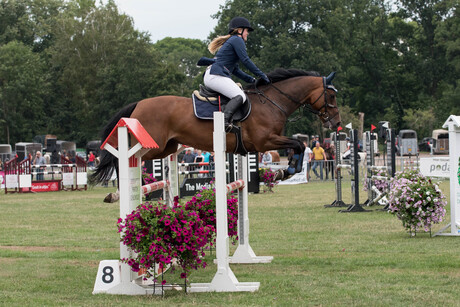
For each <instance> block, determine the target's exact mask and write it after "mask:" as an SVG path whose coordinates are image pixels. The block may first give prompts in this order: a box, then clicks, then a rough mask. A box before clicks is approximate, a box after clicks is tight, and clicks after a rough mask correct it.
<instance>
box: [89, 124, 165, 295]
mask: <svg viewBox="0 0 460 307" xmlns="http://www.w3.org/2000/svg"><path fill="white" fill-rule="evenodd" d="M128 131H129V132H131V134H132V135H133V136H134V137H135V138H136V139H137V141H138V143H137V144H135V145H133V146H132V147H131V148H130V147H129V134H128ZM101 147H102V148H104V149H106V150H107V151H109V152H110V153H111V154H113V155H114V156H115V157H117V158H118V165H119V189H120V218H122V219H124V218H126V216H127V215H128V214H130V213H131V212H132V211H133V210H134V209H135V208H136V207H137V206H138V205H139V204H140V203H141V201H142V195H141V193H142V192H141V157H142V156H143V155H144V154H145V153H146V152H147V151H149V150H150V149H152V148H157V147H158V145H157V144H156V143H155V141H154V140H153V139H152V137H151V136H150V135H149V134H148V133H147V131H145V129H144V128H143V127H142V125H141V124H140V123H139V121H138V120H137V119H132V118H122V119H120V121H119V122H118V124H117V125H116V126H115V128H114V129H113V130H112V132H111V134H110V135H109V136H108V137H107V139H106V140H105V142H104V143H103V144H102V146H101ZM117 147H118V150H117V149H116V148H117ZM121 235H122V234H121ZM120 258H130V251H129V250H128V247H127V246H125V245H124V244H123V242H120ZM137 278H138V276H137V273H135V272H132V271H131V268H130V266H129V265H128V264H127V263H122V262H120V261H119V260H104V261H101V262H100V264H99V269H98V272H97V277H96V282H95V284H94V290H93V294H97V293H107V294H125V295H145V294H152V292H153V289H152V288H150V289H148V288H144V287H142V286H140V285H138V284H136V283H135V282H134V281H135V279H137Z"/></svg>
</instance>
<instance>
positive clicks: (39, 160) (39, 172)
mask: <svg viewBox="0 0 460 307" xmlns="http://www.w3.org/2000/svg"><path fill="white" fill-rule="evenodd" d="M32 164H33V165H37V166H39V167H38V168H37V180H43V179H44V177H43V170H44V169H45V165H46V162H45V158H43V157H42V153H41V152H40V151H37V153H36V154H35V159H34V161H33V162H32Z"/></svg>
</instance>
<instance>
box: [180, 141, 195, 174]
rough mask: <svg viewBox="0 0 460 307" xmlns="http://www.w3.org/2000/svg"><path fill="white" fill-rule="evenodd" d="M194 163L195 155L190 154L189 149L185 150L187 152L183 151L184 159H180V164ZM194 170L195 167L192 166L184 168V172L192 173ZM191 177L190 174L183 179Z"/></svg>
mask: <svg viewBox="0 0 460 307" xmlns="http://www.w3.org/2000/svg"><path fill="white" fill-rule="evenodd" d="M193 162H195V155H194V154H193V153H192V150H191V149H190V148H187V150H186V151H185V155H184V157H183V158H182V162H181V163H193ZM194 169H195V167H194V166H193V165H187V166H186V167H185V170H186V171H189V172H190V171H193V170H194ZM191 177H192V176H191V175H190V174H187V175H185V178H191Z"/></svg>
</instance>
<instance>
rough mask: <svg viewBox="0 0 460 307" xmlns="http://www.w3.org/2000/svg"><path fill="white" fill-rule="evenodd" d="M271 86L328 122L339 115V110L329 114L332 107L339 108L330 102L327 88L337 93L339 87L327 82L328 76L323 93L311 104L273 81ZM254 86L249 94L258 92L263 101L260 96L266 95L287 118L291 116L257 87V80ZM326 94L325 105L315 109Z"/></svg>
mask: <svg viewBox="0 0 460 307" xmlns="http://www.w3.org/2000/svg"><path fill="white" fill-rule="evenodd" d="M268 85H269V86H270V87H272V88H274V89H275V90H276V91H278V92H279V93H280V94H282V95H283V96H284V97H286V98H288V99H289V100H291V101H292V102H294V103H295V104H296V105H300V106H301V107H303V108H304V109H307V110H308V111H310V112H311V113H313V114H315V115H318V116H320V117H321V118H322V119H323V120H324V121H326V122H330V121H331V120H332V119H333V118H334V117H335V116H337V115H338V114H339V113H338V112H335V115H334V116H333V117H332V118H331V117H330V115H329V110H330V109H337V106H335V105H333V104H331V103H329V102H328V93H327V90H328V89H329V90H333V91H334V92H336V93H337V89H336V88H335V87H334V86H333V85H332V84H326V77H323V92H322V93H321V95H319V96H318V98H316V100H315V101H314V102H313V103H311V104H305V103H302V102H300V101H298V100H296V99H294V98H293V97H292V96H291V95H289V94H287V93H285V92H283V91H282V90H280V89H279V88H278V87H277V86H275V85H274V84H273V83H269V84H268ZM254 88H255V91H247V93H248V94H257V95H258V96H259V100H260V101H261V102H262V100H261V99H260V96H262V97H264V98H265V99H266V100H268V101H270V102H271V103H272V104H273V105H274V106H276V107H277V108H278V109H280V110H281V111H282V112H283V113H284V115H285V116H286V118H288V117H289V114H288V113H287V112H286V110H285V109H284V108H283V107H282V106H280V105H279V104H278V103H276V102H275V101H274V100H273V99H271V98H270V97H268V96H267V95H265V93H264V92H263V91H262V90H260V89H259V88H257V82H256V84H255V85H254ZM323 96H324V103H323V105H322V106H321V108H319V110H315V109H314V108H313V106H314V105H315V104H316V103H317V102H318V101H320V99H321V97H323ZM262 103H265V102H262Z"/></svg>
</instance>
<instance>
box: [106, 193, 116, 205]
mask: <svg viewBox="0 0 460 307" xmlns="http://www.w3.org/2000/svg"><path fill="white" fill-rule="evenodd" d="M118 199H119V197H117V195H116V194H115V193H109V194H107V196H106V197H105V198H104V202H105V203H114V202H116V201H117V200H118Z"/></svg>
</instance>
